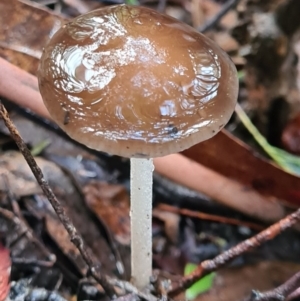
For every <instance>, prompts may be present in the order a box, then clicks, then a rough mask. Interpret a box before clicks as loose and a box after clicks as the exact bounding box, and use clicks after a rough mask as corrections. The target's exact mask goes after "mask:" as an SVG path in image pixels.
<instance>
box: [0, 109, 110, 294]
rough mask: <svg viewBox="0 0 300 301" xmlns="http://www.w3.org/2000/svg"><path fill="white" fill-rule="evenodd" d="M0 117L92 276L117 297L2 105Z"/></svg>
mask: <svg viewBox="0 0 300 301" xmlns="http://www.w3.org/2000/svg"><path fill="white" fill-rule="evenodd" d="M0 116H1V117H2V119H3V121H4V123H5V125H6V127H7V128H8V130H9V131H10V134H11V136H12V138H13V139H14V141H15V142H16V144H17V145H18V147H19V149H20V151H21V153H22V154H23V156H24V158H25V160H26V161H27V163H28V165H29V167H30V169H31V171H32V173H33V174H34V176H35V178H36V180H37V182H38V183H39V185H40V186H41V188H42V190H43V192H44V194H45V195H46V197H47V198H48V200H49V202H50V203H51V205H52V207H53V209H54V210H55V212H56V214H57V216H58V218H59V219H60V221H61V222H62V224H63V226H64V227H65V229H66V230H67V232H68V234H69V236H70V239H71V241H72V243H73V244H74V245H75V246H76V247H77V249H78V250H79V252H80V254H81V256H82V258H83V259H84V261H85V262H86V264H87V265H88V267H89V269H90V273H91V275H92V276H93V278H94V279H95V280H96V281H97V282H98V283H99V284H100V285H101V286H102V287H103V289H104V291H105V292H106V294H107V295H108V296H109V297H110V298H114V297H115V296H116V293H115V290H114V288H113V286H112V285H111V284H109V282H108V281H107V279H106V277H105V276H103V275H101V274H100V273H99V272H97V271H96V268H95V265H94V263H93V261H92V259H91V257H90V256H89V254H88V253H87V251H86V249H85V247H84V243H83V239H82V237H81V236H80V235H79V233H78V232H77V230H76V228H75V227H74V225H73V223H72V222H71V220H70V219H69V217H68V216H67V214H66V212H65V210H64V208H63V207H62V205H61V204H60V202H59V201H58V199H57V198H56V196H55V195H54V193H53V191H52V189H51V188H50V186H49V184H48V183H47V181H46V180H45V178H44V175H43V173H42V171H41V169H40V168H39V166H38V165H37V163H36V162H35V160H34V158H33V156H32V154H31V152H30V151H29V149H28V148H27V146H26V144H25V142H24V141H23V139H22V138H21V136H20V134H19V132H18V130H17V129H16V127H15V126H14V124H13V123H12V121H11V120H10V118H9V116H8V113H7V111H6V109H5V107H4V106H3V104H2V103H0Z"/></svg>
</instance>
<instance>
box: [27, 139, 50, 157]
mask: <svg viewBox="0 0 300 301" xmlns="http://www.w3.org/2000/svg"><path fill="white" fill-rule="evenodd" d="M50 143H51V141H50V140H44V141H41V142H40V143H38V144H36V145H34V146H33V148H32V150H31V154H32V156H38V155H40V154H41V152H42V151H43V150H44V149H45V148H46V147H47V146H48V145H49V144H50Z"/></svg>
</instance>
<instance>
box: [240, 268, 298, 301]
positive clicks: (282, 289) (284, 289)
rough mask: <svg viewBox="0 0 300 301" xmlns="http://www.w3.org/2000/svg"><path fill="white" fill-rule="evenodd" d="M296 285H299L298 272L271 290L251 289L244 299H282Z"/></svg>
mask: <svg viewBox="0 0 300 301" xmlns="http://www.w3.org/2000/svg"><path fill="white" fill-rule="evenodd" d="M298 287H300V272H298V273H296V274H295V275H293V276H292V277H291V278H290V279H289V280H287V281H286V282H285V283H284V284H282V285H280V286H278V287H276V288H275V289H273V290H270V291H267V292H264V293H261V292H258V291H252V294H251V295H250V296H249V297H248V298H246V299H245V301H283V300H286V298H287V297H288V296H289V295H290V294H291V293H293V292H294V291H295V290H296V289H297V288H298Z"/></svg>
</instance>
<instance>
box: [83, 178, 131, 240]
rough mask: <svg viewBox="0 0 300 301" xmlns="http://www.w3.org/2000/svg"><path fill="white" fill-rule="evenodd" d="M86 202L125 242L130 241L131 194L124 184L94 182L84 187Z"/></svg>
mask: <svg viewBox="0 0 300 301" xmlns="http://www.w3.org/2000/svg"><path fill="white" fill-rule="evenodd" d="M83 192H84V194H85V199H86V203H87V205H88V206H89V208H90V209H91V210H92V211H93V212H94V213H95V215H96V216H98V217H99V219H101V220H102V221H103V222H104V223H105V224H106V225H107V227H108V228H109V229H110V231H111V232H112V233H113V234H114V236H115V238H116V240H117V241H118V242H119V243H121V244H123V245H129V243H130V218H129V196H128V193H127V191H126V190H125V188H124V186H122V185H110V184H107V183H103V182H92V183H89V184H87V185H86V186H85V187H84V188H83Z"/></svg>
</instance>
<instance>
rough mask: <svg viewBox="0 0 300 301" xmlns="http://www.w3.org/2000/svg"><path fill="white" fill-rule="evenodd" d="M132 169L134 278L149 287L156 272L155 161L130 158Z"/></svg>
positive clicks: (133, 280) (141, 286)
mask: <svg viewBox="0 0 300 301" xmlns="http://www.w3.org/2000/svg"><path fill="white" fill-rule="evenodd" d="M130 164H131V170H130V173H131V175H130V178H131V181H130V183H131V185H130V189H131V209H130V216H131V278H132V283H133V284H134V285H135V286H136V287H137V288H138V289H141V290H142V289H145V288H146V287H147V285H148V284H149V282H150V277H151V275H152V186H153V170H154V166H153V160H152V159H136V158H132V159H130Z"/></svg>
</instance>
